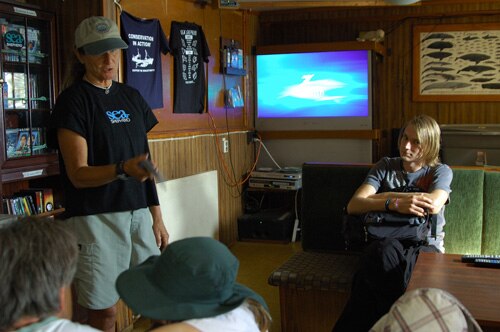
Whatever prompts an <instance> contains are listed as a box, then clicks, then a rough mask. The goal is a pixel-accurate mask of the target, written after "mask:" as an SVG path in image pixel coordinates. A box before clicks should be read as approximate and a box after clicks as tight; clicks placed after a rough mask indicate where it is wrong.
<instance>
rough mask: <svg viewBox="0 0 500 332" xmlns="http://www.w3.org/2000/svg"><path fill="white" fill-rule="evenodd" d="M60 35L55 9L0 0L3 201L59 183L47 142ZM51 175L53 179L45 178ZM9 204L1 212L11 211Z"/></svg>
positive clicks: (55, 164)
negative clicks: (57, 32)
mask: <svg viewBox="0 0 500 332" xmlns="http://www.w3.org/2000/svg"><path fill="white" fill-rule="evenodd" d="M55 34H56V32H55V15H54V13H51V12H46V11H43V10H40V9H38V8H36V7H33V6H29V5H22V6H21V5H18V4H14V3H11V2H3V1H0V88H1V91H2V93H1V98H0V99H1V103H0V107H1V110H2V112H1V114H0V133H1V135H0V176H1V180H2V186H1V189H0V194H1V196H2V199H4V198H8V199H10V198H12V197H13V196H15V195H17V194H18V193H19V192H20V191H21V190H27V189H30V188H41V187H45V186H47V187H48V188H52V186H53V184H54V183H57V182H58V177H57V175H58V174H59V165H58V157H57V153H56V151H54V150H51V149H50V148H48V146H47V126H48V121H49V116H50V111H51V109H52V108H53V104H54V100H55V91H56V87H55V83H54V77H55V70H56V65H55V64H56V61H55V60H56V59H55V54H56V51H55ZM47 177H49V178H50V177H52V178H53V179H52V180H51V181H43V179H44V178H47ZM56 180H57V181H56ZM55 206H56V204H55V203H53V208H54V207H55ZM5 207H6V205H5V204H2V208H1V209H2V210H1V211H0V212H1V213H7V212H9V211H5ZM52 211H54V210H52ZM47 212H48V213H51V212H50V211H47Z"/></svg>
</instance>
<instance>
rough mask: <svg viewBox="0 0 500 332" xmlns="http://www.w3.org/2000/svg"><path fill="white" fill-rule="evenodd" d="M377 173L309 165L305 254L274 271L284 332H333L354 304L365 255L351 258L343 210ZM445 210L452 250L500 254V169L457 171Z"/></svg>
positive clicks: (448, 243) (303, 222)
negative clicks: (356, 276)
mask: <svg viewBox="0 0 500 332" xmlns="http://www.w3.org/2000/svg"><path fill="white" fill-rule="evenodd" d="M370 167H371V165H347V164H333V163H305V164H304V165H303V169H302V196H301V198H302V199H301V220H300V222H301V242H302V249H303V251H301V252H298V253H296V254H294V255H293V256H292V257H291V258H290V259H289V260H288V261H286V262H285V263H284V264H283V265H282V266H280V267H278V268H277V269H276V270H274V271H273V272H272V273H271V275H270V276H269V278H268V283H269V284H270V285H273V286H278V287H279V293H280V310H281V327H282V332H288V331H290V332H292V331H294V332H296V331H315V332H323V331H325V332H327V331H331V328H332V327H333V325H334V324H335V321H336V320H337V319H338V317H339V316H340V313H341V312H342V310H343V308H344V305H345V303H346V301H347V299H348V297H349V293H350V284H351V280H352V276H353V274H354V273H355V271H356V270H357V265H358V262H359V257H360V256H359V255H360V254H359V253H356V252H350V251H346V250H345V249H344V247H345V246H344V240H343V237H342V234H341V228H342V210H343V207H344V206H346V205H347V203H348V201H349V199H350V198H351V197H352V195H353V194H354V191H355V190H356V189H357V188H358V187H359V185H360V184H361V183H362V182H363V180H364V179H365V177H366V174H367V173H368V170H369V169H370ZM452 170H453V181H452V183H451V188H452V193H451V194H450V202H449V204H448V205H447V206H446V207H445V218H446V225H445V229H444V230H445V240H444V244H445V250H446V252H447V253H455V254H466V253H470V254H500V237H499V236H498V234H500V200H499V199H498V198H499V197H500V196H499V193H498V189H499V188H500V168H496V169H495V168H483V167H467V168H465V167H452Z"/></svg>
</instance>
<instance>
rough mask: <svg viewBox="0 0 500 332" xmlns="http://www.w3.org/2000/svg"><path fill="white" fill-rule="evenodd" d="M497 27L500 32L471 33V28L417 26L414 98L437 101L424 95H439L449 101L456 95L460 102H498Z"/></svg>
mask: <svg viewBox="0 0 500 332" xmlns="http://www.w3.org/2000/svg"><path fill="white" fill-rule="evenodd" d="M497 25H498V28H499V30H489V29H483V30H474V29H470V28H471V26H470V25H450V26H448V28H446V26H435V25H434V26H432V27H431V26H420V27H418V26H417V27H416V28H415V34H414V41H415V44H414V46H415V49H416V50H417V56H415V59H414V60H415V61H416V62H417V63H415V66H414V67H415V68H414V75H416V77H414V82H415V83H416V87H415V89H414V97H417V98H415V99H417V100H418V99H420V100H437V99H432V98H425V96H431V97H432V96H439V98H440V99H439V100H443V96H452V97H453V98H450V99H449V100H457V99H456V97H457V96H464V97H462V98H459V100H461V101H465V100H471V101H473V100H500V98H499V97H500V25H499V24H497ZM479 27H481V26H479ZM415 79H416V80H415ZM415 92H416V95H415ZM485 96H490V97H491V98H486V99H485V98H484V97H485ZM419 97H420V98H419Z"/></svg>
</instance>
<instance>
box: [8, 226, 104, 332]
mask: <svg viewBox="0 0 500 332" xmlns="http://www.w3.org/2000/svg"><path fill="white" fill-rule="evenodd" d="M77 260H78V247H77V243H76V238H75V236H74V235H73V234H72V233H71V232H69V231H68V230H66V228H65V227H63V226H62V225H61V224H60V223H59V222H56V221H53V220H52V219H50V218H45V219H35V218H34V217H27V218H24V219H21V220H19V221H13V222H6V223H2V224H1V225H0V280H2V287H0V331H1V332H3V331H20V332H21V331H39V332H42V331H43V332H49V331H58V332H65V331H68V332H69V331H74V332H93V331H98V330H96V329H94V328H92V327H90V326H85V325H80V324H77V323H74V322H71V321H70V320H69V319H68V318H70V317H64V316H67V315H68V313H69V312H71V308H68V306H70V304H71V301H70V299H71V297H70V298H69V299H68V298H67V297H68V296H70V294H71V293H70V287H71V282H72V280H73V276H74V275H75V271H76V265H77Z"/></svg>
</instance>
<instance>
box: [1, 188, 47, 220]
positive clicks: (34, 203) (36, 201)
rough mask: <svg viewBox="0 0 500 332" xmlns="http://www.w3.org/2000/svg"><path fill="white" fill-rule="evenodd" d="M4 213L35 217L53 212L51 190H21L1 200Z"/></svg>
mask: <svg viewBox="0 0 500 332" xmlns="http://www.w3.org/2000/svg"><path fill="white" fill-rule="evenodd" d="M2 203H3V211H4V213H8V214H14V215H28V216H31V215H37V214H40V213H44V212H51V211H53V210H54V194H53V191H52V188H29V189H22V190H20V191H18V192H17V193H15V194H13V195H12V197H5V198H3V200H2Z"/></svg>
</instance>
